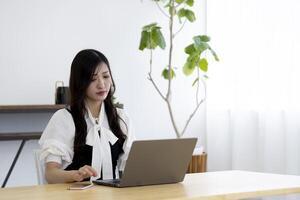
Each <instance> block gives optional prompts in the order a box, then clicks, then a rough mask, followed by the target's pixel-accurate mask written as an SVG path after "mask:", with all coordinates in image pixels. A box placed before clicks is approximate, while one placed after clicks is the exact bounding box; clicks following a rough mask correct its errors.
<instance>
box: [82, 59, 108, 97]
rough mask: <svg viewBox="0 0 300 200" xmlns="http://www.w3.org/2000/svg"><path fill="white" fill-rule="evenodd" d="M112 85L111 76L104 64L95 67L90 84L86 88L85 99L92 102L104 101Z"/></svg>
mask: <svg viewBox="0 0 300 200" xmlns="http://www.w3.org/2000/svg"><path fill="white" fill-rule="evenodd" d="M111 85H112V80H111V75H110V73H109V70H108V67H107V65H106V64H105V63H101V64H99V65H98V66H97V68H96V70H95V72H94V74H93V77H92V82H91V83H90V85H89V86H88V88H87V91H86V98H87V100H89V101H93V102H102V101H104V100H105V99H106V97H107V94H108V92H109V90H110V87H111Z"/></svg>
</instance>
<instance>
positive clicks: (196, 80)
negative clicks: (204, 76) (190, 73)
mask: <svg viewBox="0 0 300 200" xmlns="http://www.w3.org/2000/svg"><path fill="white" fill-rule="evenodd" d="M198 81H199V77H198V78H196V79H195V80H194V82H193V84H192V86H194V85H195V84H196V83H197V82H198Z"/></svg>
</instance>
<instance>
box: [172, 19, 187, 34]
mask: <svg viewBox="0 0 300 200" xmlns="http://www.w3.org/2000/svg"><path fill="white" fill-rule="evenodd" d="M186 21H187V19H185V20H184V22H183V24H182V25H181V27H180V28H179V29H178V31H177V32H176V33H174V37H175V36H176V35H177V34H178V33H179V32H180V31H181V30H182V29H183V27H184V25H185V23H186Z"/></svg>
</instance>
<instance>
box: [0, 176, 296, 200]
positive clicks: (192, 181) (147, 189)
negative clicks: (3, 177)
mask: <svg viewBox="0 0 300 200" xmlns="http://www.w3.org/2000/svg"><path fill="white" fill-rule="evenodd" d="M68 185H69V184H52V185H45V186H30V187H16V188H4V189H0V199H5V200H19V199H22V200H24V199H30V200H41V199H43V200H57V199H64V200H82V199H84V200H98V199H103V200H138V199H139V200H140V199H143V200H148V199H178V200H179V199H200V200H203V199H206V200H224V199H226V200H229V199H243V198H251V197H262V196H274V195H284V194H292V193H300V176H290V175H277V174H265V173H255V172H247V171H221V172H208V173H196V174H187V175H186V177H185V180H184V182H182V183H177V184H165V185H154V186H144V187H130V188H111V187H105V186H98V185H96V186H94V187H92V188H90V189H87V190H81V191H75V190H67V187H68Z"/></svg>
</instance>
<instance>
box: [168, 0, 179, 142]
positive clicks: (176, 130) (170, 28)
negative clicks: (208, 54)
mask: <svg viewBox="0 0 300 200" xmlns="http://www.w3.org/2000/svg"><path fill="white" fill-rule="evenodd" d="M170 9H171V14H170V21H169V31H170V48H169V65H168V70H169V80H168V91H167V95H166V103H167V105H168V109H169V114H170V117H171V121H172V125H173V128H174V131H175V133H176V135H177V138H180V132H179V130H178V128H177V126H176V122H175V118H174V114H173V110H172V105H171V95H172V93H171V85H172V79H171V69H172V52H173V39H174V37H173V19H174V9H175V8H174V0H170Z"/></svg>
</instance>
